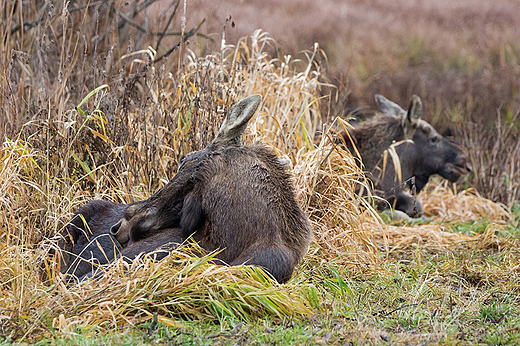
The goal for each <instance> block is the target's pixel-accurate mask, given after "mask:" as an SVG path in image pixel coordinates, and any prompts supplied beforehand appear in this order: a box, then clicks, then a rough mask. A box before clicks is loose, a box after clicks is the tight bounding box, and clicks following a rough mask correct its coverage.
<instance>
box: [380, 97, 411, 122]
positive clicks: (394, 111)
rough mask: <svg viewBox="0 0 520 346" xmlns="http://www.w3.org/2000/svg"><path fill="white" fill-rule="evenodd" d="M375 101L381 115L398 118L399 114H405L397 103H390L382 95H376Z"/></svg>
mask: <svg viewBox="0 0 520 346" xmlns="http://www.w3.org/2000/svg"><path fill="white" fill-rule="evenodd" d="M374 98H375V99H376V103H377V107H379V110H380V111H381V113H383V114H386V115H392V116H394V117H395V116H398V115H400V114H404V113H406V111H405V110H404V109H402V108H401V106H399V105H398V104H397V103H395V102H392V101H390V100H389V99H387V98H386V97H384V96H383V95H379V94H376V96H375V97H374Z"/></svg>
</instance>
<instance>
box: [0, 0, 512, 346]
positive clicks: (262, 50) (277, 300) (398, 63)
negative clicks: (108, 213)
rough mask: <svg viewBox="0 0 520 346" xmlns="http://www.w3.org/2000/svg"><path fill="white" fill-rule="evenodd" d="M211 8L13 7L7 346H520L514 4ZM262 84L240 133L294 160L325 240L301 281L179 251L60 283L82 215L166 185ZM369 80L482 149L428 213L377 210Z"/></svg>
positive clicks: (1, 100) (0, 199) (5, 202)
mask: <svg viewBox="0 0 520 346" xmlns="http://www.w3.org/2000/svg"><path fill="white" fill-rule="evenodd" d="M213 3H214V2H211V1H202V0H200V1H195V0H194V1H190V2H181V1H173V2H171V3H170V2H167V1H153V0H152V1H134V0H131V1H117V0H116V1H105V0H100V1H93V2H67V3H59V2H52V1H43V0H28V1H25V2H22V1H4V2H1V3H0V16H1V19H0V38H1V39H2V41H1V42H0V52H1V54H0V77H1V78H0V125H1V127H0V132H1V134H2V148H1V163H0V345H4V344H5V345H8V344H52V345H61V344H80V345H91V344H92V345H98V344H117V345H121V344H125V345H126V344H128V345H135V344H139V345H140V344H175V345H176V344H180V345H188V344H197V345H198V344H203V345H214V344H219V345H229V344H233V345H243V344H258V345H263V344H325V345H327V344H331V345H364V344H370V345H401V344H403V345H404V344H409V345H436V344H443V345H473V344H482V345H517V344H520V317H519V316H520V299H519V297H520V250H519V249H520V247H519V245H520V231H519V222H520V207H519V206H518V204H517V201H518V200H519V198H520V159H519V154H520V151H519V150H520V148H519V146H520V144H519V143H520V141H519V130H520V122H519V121H520V119H518V114H519V111H520V93H519V92H518V82H519V80H520V79H519V77H520V60H519V59H520V41H519V40H518V37H520V35H519V34H520V33H519V31H520V23H519V22H518V21H517V20H516V19H517V18H518V16H519V15H520V5H519V4H518V3H517V2H515V1H505V0H499V1H494V2H493V3H489V2H487V1H484V0H476V1H472V2H467V3H466V2H451V1H447V0H434V1H430V2H428V3H423V2H415V1H411V0H399V1H388V0H375V1H371V2H364V1H349V2H338V1H333V0H327V1H321V2H317V1H310V0H309V1H307V0H304V1H296V0H294V1H293V0H285V1H281V2H280V1H278V2H275V1H263V2H258V3H249V2H244V1H238V0H237V1H229V2H226V3H225V4H222V5H221V6H218V7H216V6H215V5H214V4H213ZM260 3H261V4H260ZM318 4H319V5H318ZM230 15H231V16H230ZM315 42H317V43H315ZM254 93H258V94H261V95H262V96H263V99H264V101H263V103H262V105H261V107H260V110H259V111H258V112H257V115H256V116H255V118H254V119H253V120H252V122H251V124H250V126H249V128H248V130H247V132H246V135H245V139H244V141H245V143H246V144H250V143H254V142H263V143H266V144H268V145H270V146H272V147H273V148H275V150H276V151H277V153H278V154H279V155H286V156H287V157H288V158H289V159H290V160H291V162H292V167H291V173H292V174H293V176H294V183H295V186H296V189H297V193H298V199H299V202H300V203H301V205H302V207H303V208H304V209H305V211H306V212H307V213H308V215H309V217H310V220H311V222H312V225H313V228H314V231H315V240H314V242H313V244H312V245H311V248H310V249H309V252H308V254H307V255H306V256H305V258H304V259H303V261H302V263H300V265H299V266H298V268H297V271H296V272H295V273H294V275H293V278H292V279H291V280H290V281H289V283H287V284H284V285H279V284H277V283H275V282H274V281H273V280H272V279H271V278H270V277H268V276H267V275H266V274H265V273H264V272H263V271H261V270H260V269H258V268H253V267H248V266H242V267H225V266H219V265H216V264H215V263H214V262H213V261H212V257H213V256H214V254H208V255H207V256H205V257H202V258H198V257H194V256H192V255H190V253H189V251H188V250H187V249H179V250H178V251H176V252H175V253H173V254H172V255H171V256H169V257H168V258H167V259H165V260H163V261H160V262H154V261H152V260H151V258H150V257H148V256H143V257H141V258H139V259H138V260H136V261H135V262H134V263H132V264H130V265H128V264H125V263H124V262H117V263H115V264H114V265H113V266H112V267H110V268H109V269H107V273H106V274H105V276H104V277H103V278H102V279H101V280H99V281H96V282H87V283H85V284H82V285H79V286H74V287H67V286H65V285H64V283H63V280H62V278H61V276H60V274H59V268H58V267H57V263H56V261H54V259H53V258H52V254H53V253H54V251H55V247H56V242H57V235H58V234H59V233H60V232H61V230H62V229H63V227H64V225H65V224H66V223H67V222H68V221H69V220H70V218H71V216H72V213H73V212H74V211H75V210H76V209H77V208H78V207H79V206H81V205H83V204H85V203H86V202H88V201H90V200H92V199H106V200H111V201H116V202H124V203H128V202H131V201H137V200H142V199H145V198H147V197H149V196H151V195H152V194H153V193H154V192H155V191H157V190H158V189H159V188H161V187H163V186H164V185H165V184H166V183H167V182H168V180H169V179H171V178H172V177H173V176H174V175H175V172H176V169H177V165H178V162H179V159H180V158H181V156H182V155H184V154H186V153H188V152H190V151H193V150H200V149H202V148H204V147H205V146H206V145H207V144H208V143H209V142H210V141H211V140H212V139H213V138H214V136H215V134H216V133H217V131H218V128H219V126H220V124H221V122H222V119H223V116H224V114H225V113H226V111H227V110H228V109H229V108H230V106H231V105H233V103H235V102H236V101H238V100H240V99H241V98H243V97H245V96H248V95H251V94H254ZM375 93H380V94H383V95H385V96H387V97H388V98H390V99H392V100H394V101H396V102H398V103H399V104H401V105H402V106H405V105H406V104H407V102H408V100H409V99H410V97H411V95H413V94H418V95H419V96H420V97H421V98H422V99H423V102H424V104H425V106H426V115H425V117H426V120H428V121H429V122H431V123H432V124H433V125H434V126H435V127H437V128H438V129H439V130H440V131H441V132H443V133H445V134H446V135H450V136H453V137H454V138H455V139H456V140H457V141H458V142H460V143H461V144H462V145H463V146H464V147H466V148H467V149H468V152H469V157H470V160H471V164H472V166H473V172H472V173H471V174H470V175H468V176H467V177H465V178H464V179H461V181H459V183H458V184H456V185H451V184H448V183H447V182H446V181H443V180H442V179H440V178H438V177H436V178H435V179H432V180H431V181H430V183H429V185H428V186H427V187H426V188H425V190H424V191H422V192H421V194H420V195H419V198H420V200H421V201H422V203H423V205H424V207H425V218H423V219H422V220H417V221H413V222H408V223H407V222H404V221H398V220H391V219H389V218H388V217H387V216H386V215H384V214H379V213H377V212H376V211H375V210H374V209H373V208H372V199H371V198H370V197H362V196H359V195H357V194H356V191H357V190H358V189H359V187H360V186H361V185H363V186H365V187H366V186H369V182H367V181H366V180H365V179H364V178H363V174H362V172H361V171H360V170H359V168H358V167H357V165H356V164H355V161H354V158H353V157H352V155H351V154H350V153H349V152H348V151H345V150H343V149H342V148H341V147H339V146H337V145H335V142H334V136H335V133H336V132H337V131H338V130H340V129H341V128H342V127H343V126H346V125H345V122H342V121H340V120H337V119H336V117H337V116H340V117H342V118H343V119H347V118H348V117H349V116H351V115H356V114H357V113H356V112H355V110H356V109H359V108H356V107H361V108H363V107H365V106H374V102H373V95H374V94H375ZM353 110H354V112H353ZM317 130H322V131H323V135H322V136H321V138H320V139H316V138H315V136H314V133H316V131H317Z"/></svg>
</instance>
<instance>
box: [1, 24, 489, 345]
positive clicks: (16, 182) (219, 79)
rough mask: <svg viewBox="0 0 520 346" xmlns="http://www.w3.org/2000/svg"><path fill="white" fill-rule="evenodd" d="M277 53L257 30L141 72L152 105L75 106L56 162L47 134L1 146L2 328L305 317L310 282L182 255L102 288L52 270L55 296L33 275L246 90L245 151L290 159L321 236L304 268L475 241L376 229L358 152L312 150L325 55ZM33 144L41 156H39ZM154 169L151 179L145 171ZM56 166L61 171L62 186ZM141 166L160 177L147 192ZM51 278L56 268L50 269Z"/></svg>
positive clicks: (368, 265) (142, 189)
mask: <svg viewBox="0 0 520 346" xmlns="http://www.w3.org/2000/svg"><path fill="white" fill-rule="evenodd" d="M272 43H273V40H272V39H271V38H270V37H268V36H267V35H266V34H265V33H262V32H260V31H257V32H255V33H254V34H253V35H252V36H251V37H250V38H244V39H241V40H239V41H238V42H237V44H236V45H234V46H231V45H224V46H222V50H221V51H220V52H218V53H215V54H214V55H209V56H202V57H198V56H197V55H196V54H195V53H194V52H189V55H188V57H187V62H186V64H185V66H184V69H183V70H180V71H179V72H178V73H177V74H175V75H171V76H168V78H163V77H164V76H158V75H157V74H158V73H159V72H158V71H155V69H154V68H149V69H148V70H147V71H146V73H149V74H150V79H149V80H148V81H147V83H143V84H142V85H140V88H141V89H140V90H141V91H140V92H141V93H142V97H144V98H147V100H149V102H150V103H149V104H147V105H146V107H144V108H139V107H137V106H136V107H130V106H128V109H126V110H125V112H124V114H115V115H114V114H112V115H110V114H105V113H103V112H102V111H101V110H99V108H97V107H98V106H99V104H100V103H101V100H102V99H103V97H110V94H111V93H116V91H113V90H108V88H105V87H103V88H100V89H99V90H98V91H97V93H95V94H93V95H92V96H91V97H90V98H88V99H87V100H85V104H84V105H82V107H84V108H85V109H89V111H85V112H83V111H82V110H81V108H82V107H78V108H77V109H74V110H71V111H69V112H67V113H66V114H60V115H59V116H62V118H60V119H58V120H57V121H55V122H54V123H53V126H54V127H53V130H54V131H56V133H57V134H58V135H59V136H61V137H60V138H61V139H63V140H64V142H63V143H65V144H66V145H65V150H63V151H59V150H60V147H59V146H54V142H49V141H47V142H45V141H43V140H42V138H45V137H44V136H43V137H39V139H38V140H41V142H38V141H35V142H31V141H30V139H29V140H28V141H22V140H12V141H11V140H7V141H6V142H5V143H4V147H3V149H2V162H1V165H2V166H1V171H0V179H1V180H0V188H1V189H2V190H1V191H2V192H3V194H2V196H3V198H2V199H1V201H0V217H1V220H2V228H1V231H0V268H2V271H1V273H0V275H1V279H2V280H1V282H2V283H1V285H0V288H1V294H0V315H1V316H2V319H1V322H0V328H1V330H2V331H5V332H9V333H11V335H13V337H15V338H26V339H32V338H37V337H41V336H42V335H48V332H49V328H51V327H54V328H57V329H58V330H60V331H61V332H63V333H65V334H67V333H74V332H75V330H76V329H75V328H87V329H88V328H89V326H94V325H96V326H98V327H99V328H101V329H102V330H105V331H106V330H112V329H114V328H119V327H121V326H123V325H126V326H128V325H136V324H139V323H141V322H142V321H144V320H146V319H149V318H151V316H153V314H154V313H156V314H157V318H158V319H159V321H161V322H163V323H165V324H167V325H168V324H170V325H174V324H175V323H176V322H175V319H176V318H179V317H182V318H197V319H210V320H219V319H221V318H225V317H228V316H231V317H236V318H239V319H251V318H256V317H262V316H266V315H269V316H271V317H272V318H283V317H284V316H296V317H297V316H302V315H306V314H309V313H312V312H313V309H314V308H315V307H317V306H319V303H320V302H319V298H318V297H317V296H315V295H314V294H313V286H312V284H304V283H303V282H302V280H301V278H300V277H299V272H297V273H296V274H295V278H294V279H293V281H291V282H290V283H289V284H287V285H278V284H276V283H274V282H273V281H272V280H271V279H270V278H268V277H266V275H265V274H264V273H263V272H262V271H260V270H258V269H254V268H249V267H231V268H230V267H222V266H216V265H215V264H213V263H212V262H211V256H209V257H203V258H196V257H192V256H190V255H189V254H186V253H182V252H176V253H173V254H172V255H171V256H170V257H168V259H167V260H165V261H161V262H157V263H155V262H151V261H150V258H149V257H144V258H142V259H140V260H138V261H136V262H134V263H133V264H131V265H130V266H129V267H127V268H125V265H124V264H123V263H117V264H115V265H114V266H112V267H110V268H109V269H107V273H106V275H105V276H104V277H103V278H102V279H100V280H99V281H92V282H87V283H85V284H82V285H80V286H74V287H66V286H65V285H64V283H63V280H62V278H60V275H59V274H57V273H54V278H53V280H52V282H51V283H52V285H50V286H49V285H48V284H47V283H43V282H41V280H40V277H39V274H40V273H39V264H40V263H42V261H43V259H44V258H46V256H47V253H48V251H49V249H50V248H52V247H53V246H55V245H54V244H55V242H54V241H53V239H51V236H53V235H55V234H57V233H58V232H60V230H61V228H62V227H63V225H64V224H65V223H66V222H67V220H69V219H70V216H71V213H72V212H73V211H74V210H75V209H76V208H77V207H78V206H80V205H81V204H83V203H85V202H86V201H88V200H90V199H92V198H107V199H112V200H116V201H129V200H133V199H141V198H146V197H147V196H149V195H150V193H151V191H153V190H154V188H157V187H160V186H162V185H164V184H165V183H166V182H167V179H166V178H167V177H169V178H171V176H172V173H171V172H173V171H174V167H175V166H176V164H177V160H178V157H179V155H180V154H182V153H185V152H187V151H191V150H194V149H200V148H201V147H203V146H204V145H205V144H206V143H207V142H208V141H209V140H211V139H212V137H213V135H214V134H215V132H216V131H217V129H218V124H219V123H220V121H221V119H222V116H223V114H224V112H225V110H226V109H227V108H228V107H229V106H230V105H232V104H233V103H234V102H235V101H236V100H238V99H240V98H242V97H244V96H246V95H249V94H253V93H260V94H262V96H263V97H264V102H263V103H262V105H261V108H260V111H259V114H258V115H257V117H256V119H255V120H254V121H253V122H252V124H251V126H250V128H249V130H248V132H247V134H246V138H245V142H247V143H251V142H255V141H262V142H265V143H267V144H269V145H271V146H273V147H274V148H275V149H276V150H277V151H278V152H279V153H280V154H285V155H288V156H289V157H290V158H291V160H292V162H293V165H294V168H293V169H292V172H293V175H294V179H295V185H296V188H297V192H298V195H299V199H300V202H301V203H302V205H303V206H304V208H305V210H306V211H307V213H308V214H309V216H310V219H311V222H312V224H313V226H314V229H315V234H316V237H315V242H314V245H313V246H312V247H311V250H310V252H309V254H308V255H307V258H306V259H305V261H307V262H309V261H310V262H313V263H318V264H319V263H322V262H327V261H335V262H336V263H339V264H340V265H342V266H344V267H348V268H352V270H355V271H357V270H361V271H365V270H367V269H369V270H373V268H374V267H375V265H376V264H377V263H378V262H379V261H380V257H379V251H378V246H381V249H382V250H383V251H384V252H385V253H386V252H387V251H389V247H388V246H389V244H393V245H395V244H397V246H403V247H405V246H409V244H412V243H413V242H414V240H415V239H424V238H426V239H433V240H435V242H437V243H443V242H445V241H446V242H448V243H451V242H457V241H470V240H471V241H472V240H474V239H470V237H465V236H457V235H453V234H452V233H448V232H441V231H439V229H438V227H437V226H432V227H430V226H429V227H426V228H424V227H422V228H421V230H420V231H418V229H419V228H417V227H416V228H413V227H392V226H385V225H383V224H382V223H381V222H380V219H379V216H378V215H377V213H375V212H374V210H373V209H372V208H371V206H370V202H369V200H367V199H364V198H360V197H359V196H358V195H357V194H356V190H357V189H359V187H360V186H364V187H365V189H368V183H367V182H365V180H364V178H363V175H362V173H361V172H360V170H359V168H358V167H357V165H356V164H355V161H354V159H353V157H352V155H351V154H350V153H349V152H348V151H345V150H343V149H341V148H340V147H337V146H335V145H334V144H333V143H334V141H333V140H331V135H330V134H328V133H325V135H324V136H323V139H322V141H321V142H320V143H319V145H317V147H314V145H313V144H312V134H314V132H315V130H316V129H317V128H318V127H319V126H320V125H321V124H320V120H321V114H320V107H319V100H320V96H319V89H320V86H322V84H321V83H320V78H319V77H320V68H319V65H317V64H316V62H315V60H314V58H315V57H316V55H317V54H321V53H320V51H319V49H318V47H314V50H313V51H312V52H311V53H309V55H308V61H304V63H305V64H304V68H303V69H302V70H299V69H298V68H297V67H296V65H293V63H292V62H291V59H289V58H285V59H282V60H276V59H273V58H272V57H271V56H270V55H269V54H268V53H266V51H265V50H266V48H267V47H268V46H269V45H270V44H272ZM139 54H153V51H146V52H140V53H139ZM298 64H301V62H298ZM300 66H301V65H300ZM299 71H301V72H299ZM102 93H105V94H104V95H101V94H102ZM109 116H115V117H120V119H119V120H120V121H122V122H123V124H124V126H126V127H128V132H126V133H125V135H126V136H128V137H130V138H131V139H132V140H133V142H134V144H126V145H121V144H120V143H118V142H117V139H116V134H115V133H112V132H111V131H110V128H109V127H108V125H107V124H108V123H109V120H108V117H109ZM168 125H170V126H168ZM42 143H43V145H41V144H42ZM49 143H53V145H49ZM151 143H153V144H151ZM37 144H40V147H38V148H34V146H33V145H37ZM96 146H97V147H96ZM99 148H102V149H103V148H104V150H106V151H107V153H110V154H109V155H108V156H107V157H106V158H107V160H106V161H105V162H104V163H100V164H98V163H97V160H96V157H97V156H98V155H101V154H100V153H101V150H100V149H99ZM95 150H99V151H98V152H96V151H95ZM154 150H156V151H157V152H154V153H152V151H154ZM80 155H83V156H81V157H80ZM150 160H152V162H153V167H152V168H150V167H147V166H146V165H147V164H149V163H146V164H144V163H143V162H144V161H150ZM141 163H143V164H142V165H141ZM54 164H57V165H60V166H59V167H60V168H61V170H62V171H63V172H65V173H63V175H56V174H55V173H54V172H56V167H53V166H52V165H54ZM71 167H74V169H71ZM147 169H153V172H155V173H154V174H157V175H156V177H162V178H161V179H157V180H156V181H152V179H150V176H149V174H147V173H149V172H151V171H147ZM68 172H73V173H68ZM89 187H90V188H91V190H89V189H88V188H89ZM477 197H478V196H477ZM477 197H476V198H477ZM480 201H481V200H479V199H478V198H477V199H475V200H474V201H473V202H472V203H480ZM444 205H446V207H447V204H444ZM487 210H490V209H489V208H487V209H486V208H484V211H483V212H484V213H486V212H487ZM474 213H475V212H474ZM436 227H437V228H436ZM412 229H413V230H412ZM410 234H413V237H412V238H410ZM394 248H395V247H394ZM48 270H50V271H51V272H52V271H54V272H55V271H56V269H55V268H54V267H53V266H52V265H51V266H50V267H49V268H48ZM98 327H96V328H98Z"/></svg>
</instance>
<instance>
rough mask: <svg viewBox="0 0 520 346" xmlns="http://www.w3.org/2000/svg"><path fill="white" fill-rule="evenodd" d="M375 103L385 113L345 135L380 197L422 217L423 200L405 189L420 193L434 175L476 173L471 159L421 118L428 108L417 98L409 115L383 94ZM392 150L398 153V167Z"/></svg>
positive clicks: (453, 176)
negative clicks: (393, 158)
mask: <svg viewBox="0 0 520 346" xmlns="http://www.w3.org/2000/svg"><path fill="white" fill-rule="evenodd" d="M375 99H376V103H377V105H378V107H379V110H380V113H377V114H376V115H375V116H374V117H373V118H372V119H370V120H367V121H365V122H362V123H360V124H359V125H357V126H355V127H354V128H351V129H348V132H342V133H341V136H342V137H343V139H344V141H345V144H346V146H347V147H348V149H349V150H351V152H352V153H353V154H356V153H359V155H360V156H361V158H360V159H361V161H362V163H363V167H364V170H365V171H366V172H367V176H368V177H369V178H370V179H372V181H373V182H374V184H375V187H376V190H378V193H379V194H380V195H381V197H383V199H385V200H386V201H387V202H388V203H389V204H390V206H392V207H393V208H394V209H396V210H401V211H403V212H405V213H406V214H408V215H409V216H411V217H417V216H420V215H421V213H422V206H421V204H420V202H419V201H418V200H417V198H416V197H415V196H413V197H412V196H410V195H407V194H406V193H404V191H403V190H404V189H405V188H407V187H408V188H411V190H412V192H415V193H418V192H419V191H420V190H421V189H422V188H423V187H424V186H425V185H426V183H427V182H428V179H429V177H430V176H431V175H433V174H440V175H441V176H442V177H444V178H446V179H448V180H449V181H451V182H455V181H457V179H458V178H459V177H460V176H461V175H462V174H465V173H467V172H469V171H470V170H471V167H470V165H469V163H468V159H467V156H466V154H465V152H464V150H463V149H462V148H461V147H460V146H458V145H457V144H455V143H453V142H451V141H449V140H448V139H446V138H444V137H442V136H441V135H440V134H439V133H438V132H437V131H436V130H435V129H434V128H433V127H432V126H431V125H430V124H429V123H427V122H426V121H424V120H422V119H421V116H422V113H423V108H422V103H421V100H420V98H419V97H418V96H416V95H414V96H413V97H412V100H411V101H410V105H409V107H408V110H407V111H405V110H404V109H402V108H401V107H400V106H399V105H397V104H396V103H394V102H392V101H390V100H388V99H386V98H385V97H383V96H381V95H376V96H375ZM354 146H355V147H356V148H357V151H356V150H354ZM390 151H393V153H394V154H397V155H394V156H397V157H398V160H395V161H396V164H395V165H394V160H392V158H391V157H392V155H391V153H390ZM385 152H386V155H385ZM385 204H386V203H385ZM386 206H388V204H386ZM380 207H382V206H380Z"/></svg>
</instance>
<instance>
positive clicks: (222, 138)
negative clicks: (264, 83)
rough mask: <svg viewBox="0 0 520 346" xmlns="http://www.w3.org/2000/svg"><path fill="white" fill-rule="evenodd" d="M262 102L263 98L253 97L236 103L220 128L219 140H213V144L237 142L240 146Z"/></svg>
mask: <svg viewBox="0 0 520 346" xmlns="http://www.w3.org/2000/svg"><path fill="white" fill-rule="evenodd" d="M261 102H262V96H260V95H251V96H248V97H246V98H245V99H243V100H240V101H238V102H237V103H235V104H234V105H233V107H231V109H230V110H229V112H228V114H227V116H226V118H225V119H224V122H223V123H222V126H220V130H219V131H218V134H217V138H215V139H214V140H213V143H218V142H235V143H236V144H240V139H241V138H242V134H243V133H244V131H245V130H246V127H247V123H248V122H249V120H250V119H251V118H252V117H253V115H254V114H255V112H256V110H257V109H258V106H260V103H261Z"/></svg>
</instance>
